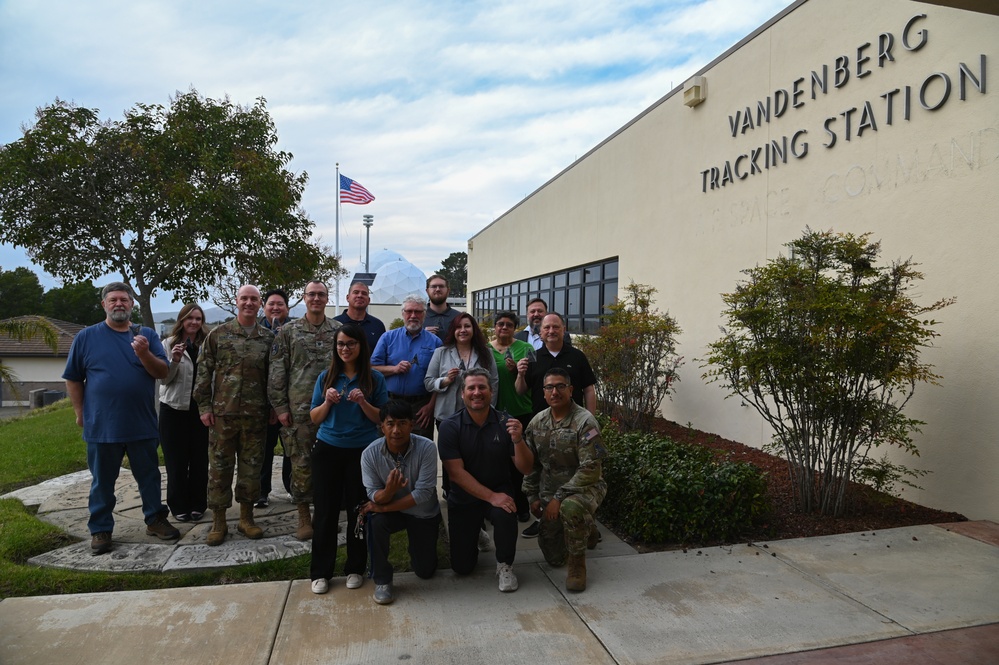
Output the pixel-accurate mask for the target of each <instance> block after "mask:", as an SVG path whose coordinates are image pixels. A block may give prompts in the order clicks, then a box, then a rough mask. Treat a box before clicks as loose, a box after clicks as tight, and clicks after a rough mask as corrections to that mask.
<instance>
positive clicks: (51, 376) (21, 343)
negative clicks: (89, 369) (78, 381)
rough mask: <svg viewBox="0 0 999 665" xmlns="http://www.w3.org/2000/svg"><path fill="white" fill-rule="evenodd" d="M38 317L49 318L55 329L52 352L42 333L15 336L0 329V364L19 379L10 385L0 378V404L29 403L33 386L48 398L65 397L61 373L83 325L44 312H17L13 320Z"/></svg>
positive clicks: (64, 386) (35, 318)
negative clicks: (21, 314)
mask: <svg viewBox="0 0 999 665" xmlns="http://www.w3.org/2000/svg"><path fill="white" fill-rule="evenodd" d="M39 319H42V320H45V321H48V323H49V325H51V326H52V327H53V328H54V329H55V331H56V334H57V336H58V344H57V346H56V351H55V352H54V353H53V351H52V349H51V348H50V347H49V346H48V344H46V343H45V342H44V341H43V340H42V338H41V337H33V338H30V339H24V340H18V339H16V338H14V337H11V336H9V335H5V334H2V333H0V364H2V365H3V366H4V367H6V368H7V369H9V370H11V371H12V372H13V373H14V374H15V375H16V376H17V379H18V380H17V381H16V382H15V383H14V384H13V385H10V384H7V383H4V382H0V406H28V398H29V395H30V394H31V393H32V391H36V390H42V391H46V393H48V398H49V401H52V400H53V399H56V398H59V399H61V398H62V397H65V393H66V382H65V381H63V379H62V373H63V371H64V370H65V369H66V358H67V357H69V347H70V346H72V344H73V339H74V338H75V337H76V335H77V333H79V332H80V331H81V330H83V329H84V328H85V327H86V326H82V325H80V324H78V323H70V322H68V321H60V320H59V319H50V318H48V317H44V316H19V317H16V318H14V319H12V320H14V321H20V320H28V321H31V320H39ZM55 393H59V395H56V394H55Z"/></svg>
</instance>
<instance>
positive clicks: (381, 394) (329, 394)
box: [309, 325, 388, 593]
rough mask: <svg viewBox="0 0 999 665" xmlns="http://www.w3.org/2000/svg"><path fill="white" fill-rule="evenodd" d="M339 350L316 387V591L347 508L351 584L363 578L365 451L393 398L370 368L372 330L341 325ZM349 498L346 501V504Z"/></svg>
mask: <svg viewBox="0 0 999 665" xmlns="http://www.w3.org/2000/svg"><path fill="white" fill-rule="evenodd" d="M334 342H335V344H336V352H335V353H334V354H333V360H332V362H331V363H330V366H329V369H327V370H326V371H324V372H323V373H322V374H320V375H319V378H318V379H317V380H316V387H315V390H313V392H312V411H311V412H310V413H309V415H310V417H311V418H312V422H313V423H316V424H318V425H319V432H318V434H317V438H316V443H315V446H314V447H313V449H312V497H313V502H314V503H315V516H314V518H313V521H312V525H313V529H314V534H313V536H312V563H311V564H310V566H309V569H310V570H309V572H310V577H311V578H312V592H313V593H326V592H327V591H328V590H329V579H330V578H331V577H333V569H334V567H335V565H336V549H337V543H336V541H337V523H338V519H339V516H340V510H341V509H346V511H347V561H346V562H345V563H344V570H343V572H344V574H345V575H346V576H347V588H348V589H357V588H358V587H360V586H361V585H362V584H364V572H365V569H366V568H367V565H368V552H367V548H366V547H365V545H364V541H363V540H361V539H359V538H358V537H357V536H355V535H354V531H355V527H356V525H357V508H358V506H359V505H360V504H361V502H363V501H364V500H365V497H366V494H365V491H364V484H363V483H362V482H361V453H362V452H363V451H364V449H365V448H367V447H368V444H369V443H371V442H372V441H374V440H375V439H377V438H378V437H379V433H378V425H377V423H378V411H379V409H380V408H381V407H382V405H383V404H385V403H386V402H387V401H388V392H387V391H386V390H385V378H384V377H383V376H382V375H381V373H380V372H377V371H375V370H373V369H371V349H370V348H369V347H368V336H367V335H366V334H365V333H364V331H363V330H362V329H361V328H359V327H357V326H354V325H346V326H343V327H342V328H340V329H339V330H337V332H336V336H335V337H334ZM343 503H346V506H344V505H343Z"/></svg>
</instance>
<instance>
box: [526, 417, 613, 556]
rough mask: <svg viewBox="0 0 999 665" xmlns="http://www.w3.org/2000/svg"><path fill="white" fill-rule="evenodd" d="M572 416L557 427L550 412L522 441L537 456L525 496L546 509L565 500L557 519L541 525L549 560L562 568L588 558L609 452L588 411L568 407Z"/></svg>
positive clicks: (541, 540)
mask: <svg viewBox="0 0 999 665" xmlns="http://www.w3.org/2000/svg"><path fill="white" fill-rule="evenodd" d="M569 404H570V407H571V408H570V410H569V415H567V416H566V417H565V418H563V419H562V421H561V422H559V423H556V422H555V421H554V419H553V418H552V414H551V409H550V408H549V409H545V410H544V411H542V412H541V413H539V414H538V415H536V416H534V418H532V419H531V422H530V424H529V425H528V426H527V431H526V432H525V433H524V438H525V440H526V441H527V445H528V446H529V447H530V449H531V452H533V453H534V470H533V471H531V473H530V474H529V475H527V476H525V477H524V494H526V495H527V500H528V501H529V502H530V503H532V504H533V503H534V502H535V501H537V500H539V499H540V500H541V507H542V510H543V509H544V507H545V505H547V504H548V502H549V501H551V500H552V499H553V498H554V499H558V500H559V501H561V506H560V508H559V519H557V520H546V519H542V520H541V533H540V535H539V537H538V544H539V545H540V547H541V551H542V553H543V554H544V555H545V560H546V561H547V562H548V563H549V564H551V565H553V566H561V565H562V564H564V563H565V561H566V559H567V558H568V557H569V556H570V555H575V556H584V555H585V553H586V541H587V537H588V536H589V534H590V529H591V528H592V527H593V526H594V520H593V515H594V513H596V512H597V507H599V506H600V502H601V501H603V500H604V497H605V496H606V495H607V483H606V482H605V481H604V479H603V476H602V462H601V460H602V459H603V458H604V457H605V456H606V455H607V451H606V449H605V448H604V446H603V443H602V442H601V440H600V427H599V425H597V421H596V419H595V418H594V417H593V416H592V415H591V414H590V412H589V411H587V410H586V409H584V408H583V407H581V406H579V405H578V404H576V403H575V402H570V403H569Z"/></svg>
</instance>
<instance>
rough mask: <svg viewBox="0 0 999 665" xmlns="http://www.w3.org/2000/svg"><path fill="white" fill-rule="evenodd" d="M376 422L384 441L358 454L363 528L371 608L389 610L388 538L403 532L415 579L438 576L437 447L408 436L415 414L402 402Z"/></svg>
mask: <svg viewBox="0 0 999 665" xmlns="http://www.w3.org/2000/svg"><path fill="white" fill-rule="evenodd" d="M379 416H380V419H381V423H382V433H383V434H384V436H383V437H382V438H380V439H375V441H374V442H372V444H371V445H370V446H368V447H367V448H365V449H364V452H363V453H361V477H362V478H363V480H364V488H365V490H366V491H367V493H368V499H369V502H368V503H367V504H365V505H364V507H363V508H362V509H361V514H362V515H365V516H366V517H365V521H366V522H367V533H368V545H369V547H370V548H371V577H373V578H374V580H375V602H376V603H378V604H379V605H388V604H389V603H391V602H392V601H393V600H395V596H394V594H393V592H392V564H390V563H389V560H388V555H389V541H390V536H391V535H392V534H393V533H395V532H396V531H402V530H405V531H406V535H407V536H408V538H409V560H410V566H411V567H412V568H413V572H414V573H416V576H417V577H419V578H420V579H424V580H425V579H429V578H430V577H431V576H433V574H434V572H435V571H436V570H437V532H438V529H439V527H440V522H441V505H440V502H439V501H438V500H437V447H436V446H435V445H434V442H433V441H431V440H430V439H427V438H424V437H422V436H415V435H413V434H412V431H413V409H412V408H411V407H410V406H409V404H407V403H406V402H401V401H399V400H390V401H389V402H388V403H387V404H386V405H385V406H383V407H382V408H381V413H380V414H379Z"/></svg>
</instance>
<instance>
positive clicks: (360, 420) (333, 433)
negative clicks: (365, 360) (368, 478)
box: [312, 370, 388, 448]
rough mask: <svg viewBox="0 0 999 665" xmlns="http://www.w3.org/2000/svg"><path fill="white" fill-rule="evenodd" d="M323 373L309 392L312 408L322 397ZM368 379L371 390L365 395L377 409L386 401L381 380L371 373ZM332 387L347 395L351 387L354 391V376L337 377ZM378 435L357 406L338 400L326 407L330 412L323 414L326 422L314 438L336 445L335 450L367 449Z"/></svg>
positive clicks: (380, 375) (381, 378)
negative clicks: (351, 377)
mask: <svg viewBox="0 0 999 665" xmlns="http://www.w3.org/2000/svg"><path fill="white" fill-rule="evenodd" d="M327 371H328V370H323V372H322V374H320V375H319V378H318V379H316V387H315V389H314V390H313V391H312V408H313V409H314V408H316V407H317V406H319V405H320V404H322V403H323V402H324V401H325V400H326V398H325V396H324V393H325V391H324V390H323V382H324V381H325V380H326V372H327ZM371 379H372V382H373V383H374V389H373V390H372V394H371V395H365V396H364V397H365V399H367V400H368V403H369V404H372V405H374V406H376V407H378V408H381V407H382V406H384V405H385V403H386V402H387V401H388V392H387V391H386V390H385V377H384V376H382V373H381V372H377V371H375V370H371ZM333 387H334V388H336V389H337V390H339V391H340V392H341V393H343V394H344V395H347V394H349V393H350V391H351V390H353V389H354V388H358V387H360V386H358V384H357V377H356V376H355V377H354V378H353V379H348V378H347V377H346V376H345V375H343V374H341V375H340V376H338V377H337V380H336V381H335V382H334V383H333ZM379 436H381V433H380V432H379V431H378V426H377V425H375V424H374V423H373V422H371V420H370V419H369V418H368V417H367V416H366V415H364V411H363V410H362V409H361V407H360V406H358V405H357V404H355V403H354V402H351V401H350V400H348V399H341V400H340V401H339V402H337V403H336V404H332V405H330V411H329V413H328V414H326V419H325V420H323V422H322V423H320V425H319V432H318V434H317V438H318V439H319V440H320V441H322V442H323V443H325V444H328V445H331V446H336V447H337V448H367V446H368V444H369V443H371V442H372V441H374V440H375V439H377V438H378V437H379Z"/></svg>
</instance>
